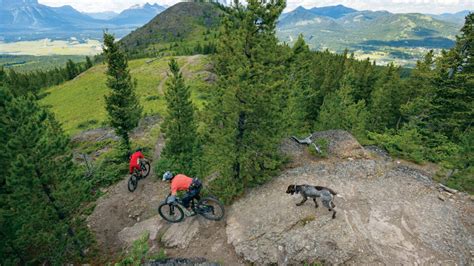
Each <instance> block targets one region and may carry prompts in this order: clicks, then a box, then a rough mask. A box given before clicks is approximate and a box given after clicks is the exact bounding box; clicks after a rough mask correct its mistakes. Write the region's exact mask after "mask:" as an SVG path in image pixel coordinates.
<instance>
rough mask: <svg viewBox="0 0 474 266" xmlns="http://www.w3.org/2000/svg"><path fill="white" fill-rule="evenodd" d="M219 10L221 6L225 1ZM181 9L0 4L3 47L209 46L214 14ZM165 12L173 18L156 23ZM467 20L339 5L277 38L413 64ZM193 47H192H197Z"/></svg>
mask: <svg viewBox="0 0 474 266" xmlns="http://www.w3.org/2000/svg"><path fill="white" fill-rule="evenodd" d="M219 2H220V3H225V1H223V0H220V1H219ZM183 4H184V3H180V4H178V5H175V6H173V7H170V8H169V9H167V8H166V7H164V6H160V5H158V4H153V5H152V4H148V3H147V4H144V5H135V6H133V7H131V8H129V9H127V10H124V11H122V12H121V13H120V14H117V13H114V12H101V13H81V12H79V11H77V10H75V9H74V8H73V7H71V6H62V7H49V6H46V5H42V4H39V3H38V1H37V0H0V41H18V40H35V39H43V38H49V39H69V38H72V37H74V38H76V39H78V40H79V41H81V40H85V39H101V38H102V32H103V30H104V29H108V31H109V32H112V33H114V34H115V35H116V37H118V38H122V37H124V36H126V35H127V34H129V33H131V32H132V31H134V30H135V31H134V32H132V34H130V36H127V37H125V38H124V39H123V41H122V43H123V44H125V45H126V47H127V48H128V49H130V50H132V51H133V50H137V49H138V50H141V49H143V48H146V47H154V48H153V49H155V48H156V49H158V47H159V45H158V46H153V44H155V43H160V44H161V45H163V44H169V43H170V42H171V41H172V40H181V41H182V40H185V39H186V37H185V36H187V35H190V36H194V37H196V36H200V37H199V38H194V39H196V40H198V39H199V40H200V39H202V38H205V39H206V38H207V39H208V41H209V38H208V37H206V36H205V35H206V34H208V31H209V29H211V28H212V29H214V30H215V29H216V27H217V25H216V22H217V21H219V19H218V18H217V16H219V12H217V11H215V7H216V6H214V5H213V4H210V3H192V4H195V5H194V6H192V7H191V5H183ZM199 5H202V7H204V6H205V8H201V6H199ZM176 6H178V7H176ZM165 9H166V10H170V12H165V13H163V16H157V15H158V14H160V13H162V12H163V11H165ZM193 9H196V10H193ZM468 13H469V11H462V12H458V13H454V14H448V13H446V14H441V15H424V14H419V13H411V14H393V13H390V12H387V11H367V10H366V11H359V10H356V9H353V8H349V7H345V6H343V5H337V6H327V7H316V8H311V9H306V8H304V7H298V8H296V9H295V10H293V11H291V12H288V13H284V14H282V15H281V17H280V21H279V23H278V26H277V35H278V37H279V39H280V40H281V41H282V42H286V43H289V44H292V43H294V41H296V39H297V38H298V36H299V35H300V34H303V36H304V37H305V39H306V41H307V43H308V44H309V46H310V47H311V48H312V49H329V50H332V51H336V52H341V51H343V50H345V49H349V51H351V52H356V53H359V54H361V55H362V56H366V55H370V56H371V57H372V58H373V57H374V56H379V54H383V55H382V56H387V55H388V56H389V57H395V58H402V59H407V60H411V62H413V59H416V58H420V56H421V55H422V54H424V53H426V51H427V49H442V48H450V47H452V45H453V44H454V40H455V36H456V35H457V34H458V33H459V30H460V28H461V26H462V24H463V22H464V17H465V16H466V15H467V14H468ZM209 22H212V23H210V24H209ZM145 24H146V25H145ZM142 26H143V27H142ZM140 27H141V28H140ZM203 36H204V37H203ZM194 39H193V41H192V42H194V44H196V42H197V41H196V40H194ZM194 44H193V45H194ZM150 45H151V46H150ZM374 53H375V54H374ZM377 53H378V54H377ZM379 59H380V58H379ZM402 64H403V62H402Z"/></svg>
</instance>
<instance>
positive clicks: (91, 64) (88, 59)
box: [86, 56, 94, 69]
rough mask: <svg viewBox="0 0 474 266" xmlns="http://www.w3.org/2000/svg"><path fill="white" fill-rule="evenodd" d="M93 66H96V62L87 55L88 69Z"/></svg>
mask: <svg viewBox="0 0 474 266" xmlns="http://www.w3.org/2000/svg"><path fill="white" fill-rule="evenodd" d="M92 66H94V64H93V63H92V60H91V58H90V57H88V56H86V69H89V68H91V67H92Z"/></svg>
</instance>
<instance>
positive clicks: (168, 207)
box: [158, 202, 184, 223]
mask: <svg viewBox="0 0 474 266" xmlns="http://www.w3.org/2000/svg"><path fill="white" fill-rule="evenodd" d="M176 211H177V212H178V216H177V218H176V219H170V218H169V216H168V215H167V214H166V213H167V212H168V213H170V212H173V213H171V216H172V215H174V212H176ZM158 213H159V214H160V216H161V218H163V219H165V220H166V221H168V222H170V223H179V222H181V221H182V220H183V219H184V211H183V210H182V209H181V207H179V206H178V205H176V204H168V203H166V202H162V203H161V204H160V206H158Z"/></svg>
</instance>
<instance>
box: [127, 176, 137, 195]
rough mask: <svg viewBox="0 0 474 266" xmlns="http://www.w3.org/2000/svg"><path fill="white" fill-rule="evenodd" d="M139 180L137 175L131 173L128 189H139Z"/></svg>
mask: <svg viewBox="0 0 474 266" xmlns="http://www.w3.org/2000/svg"><path fill="white" fill-rule="evenodd" d="M137 185H138V180H137V177H136V176H135V175H131V176H130V178H129V179H128V191H130V192H133V191H135V189H137Z"/></svg>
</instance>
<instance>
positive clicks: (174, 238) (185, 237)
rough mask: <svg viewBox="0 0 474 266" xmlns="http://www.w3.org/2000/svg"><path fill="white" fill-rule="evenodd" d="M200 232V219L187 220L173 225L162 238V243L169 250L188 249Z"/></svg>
mask: <svg viewBox="0 0 474 266" xmlns="http://www.w3.org/2000/svg"><path fill="white" fill-rule="evenodd" d="M198 232H199V221H198V219H197V218H194V217H193V218H187V219H185V220H184V221H183V222H181V223H175V224H172V225H171V226H170V227H169V228H168V230H166V232H165V233H164V235H163V236H162V238H161V242H162V243H163V244H164V245H165V246H166V247H168V248H175V247H178V248H186V247H188V245H189V242H190V241H191V240H192V239H193V238H194V236H196V234H197V233H198Z"/></svg>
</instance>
